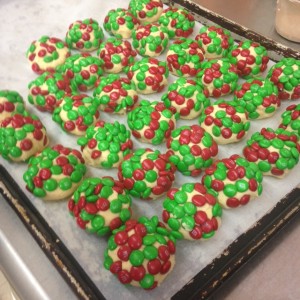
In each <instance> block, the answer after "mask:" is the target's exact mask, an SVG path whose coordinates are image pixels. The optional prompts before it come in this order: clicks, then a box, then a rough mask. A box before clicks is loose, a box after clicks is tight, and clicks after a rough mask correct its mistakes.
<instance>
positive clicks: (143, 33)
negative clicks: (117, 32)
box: [132, 23, 169, 57]
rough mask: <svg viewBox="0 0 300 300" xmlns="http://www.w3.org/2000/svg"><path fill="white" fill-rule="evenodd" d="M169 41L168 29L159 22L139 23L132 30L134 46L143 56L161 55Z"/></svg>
mask: <svg viewBox="0 0 300 300" xmlns="http://www.w3.org/2000/svg"><path fill="white" fill-rule="evenodd" d="M168 43H169V35H168V30H167V29H166V28H165V27H162V26H160V25H159V24H158V23H154V24H146V25H139V26H138V28H137V29H136V30H133V32H132V46H133V47H134V48H135V49H136V51H137V52H138V53H139V54H140V55H142V56H146V57H147V56H150V57H155V56H159V55H160V54H161V53H163V52H164V51H165V49H166V48H167V46H168Z"/></svg>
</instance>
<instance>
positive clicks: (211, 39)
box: [195, 25, 234, 59]
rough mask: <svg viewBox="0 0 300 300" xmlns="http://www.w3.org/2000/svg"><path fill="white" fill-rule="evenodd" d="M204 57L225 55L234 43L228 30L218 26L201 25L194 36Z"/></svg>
mask: <svg viewBox="0 0 300 300" xmlns="http://www.w3.org/2000/svg"><path fill="white" fill-rule="evenodd" d="M195 39H196V41H198V44H199V45H200V47H201V48H203V50H204V56H205V58H206V59H218V58H223V57H227V55H228V53H229V51H230V49H231V48H232V46H233V44H234V39H233V38H232V36H231V33H230V31H229V30H227V29H225V28H222V27H220V26H214V25H212V26H202V27H201V28H200V31H199V33H198V34H197V35H196V37H195Z"/></svg>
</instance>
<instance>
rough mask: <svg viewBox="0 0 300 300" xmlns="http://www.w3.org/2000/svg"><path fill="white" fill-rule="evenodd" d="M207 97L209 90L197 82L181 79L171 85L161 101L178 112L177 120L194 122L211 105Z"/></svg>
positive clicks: (176, 114)
mask: <svg viewBox="0 0 300 300" xmlns="http://www.w3.org/2000/svg"><path fill="white" fill-rule="evenodd" d="M207 97H208V92H207V90H206V89H204V88H203V87H202V86H201V85H200V84H198V83H197V82H196V81H194V80H192V79H187V78H184V77H180V78H178V79H177V80H176V81H175V82H174V83H172V84H170V85H169V87H168V92H167V93H165V94H163V95H162V97H161V100H162V101H163V102H164V104H165V105H166V107H167V108H170V107H172V108H174V109H175V110H176V113H175V117H176V119H177V118H180V119H185V120H192V119H195V118H197V117H198V116H199V115H200V113H201V112H202V111H203V110H204V108H206V107H207V106H209V105H210V100H209V99H208V98H207Z"/></svg>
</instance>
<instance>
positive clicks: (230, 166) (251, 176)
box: [202, 154, 263, 208]
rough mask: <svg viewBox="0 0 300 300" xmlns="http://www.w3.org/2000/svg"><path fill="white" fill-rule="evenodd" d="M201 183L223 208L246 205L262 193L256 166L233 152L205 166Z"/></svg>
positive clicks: (260, 178)
mask: <svg viewBox="0 0 300 300" xmlns="http://www.w3.org/2000/svg"><path fill="white" fill-rule="evenodd" d="M204 172H205V175H204V176H203V177H202V184H203V185H204V186H205V187H206V188H207V189H209V190H210V191H211V192H213V194H214V196H215V197H216V198H217V201H218V202H219V204H220V205H221V206H222V207H223V208H235V207H238V206H241V205H246V204H247V203H248V202H249V201H250V200H252V199H253V198H255V197H257V196H259V195H261V193H262V189H263V186H262V180H263V174H262V173H261V171H260V170H259V168H258V166H257V165H256V164H255V163H253V162H249V161H248V160H246V159H245V158H243V157H240V156H239V155H237V154H235V155H232V156H230V157H229V158H224V159H221V160H218V161H216V162H215V163H214V164H213V165H212V166H210V167H209V168H207V169H206V170H205V171H204Z"/></svg>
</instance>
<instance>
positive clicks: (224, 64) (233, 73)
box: [197, 58, 239, 98]
mask: <svg viewBox="0 0 300 300" xmlns="http://www.w3.org/2000/svg"><path fill="white" fill-rule="evenodd" d="M201 66H202V70H201V71H200V72H199V73H198V74H197V78H198V81H200V84H202V85H203V86H204V88H205V89H206V90H207V91H208V95H209V96H210V97H214V98H219V97H221V96H225V95H228V94H230V93H231V92H233V91H234V90H235V89H236V87H237V85H238V79H239V76H238V72H237V68H236V66H235V65H233V64H231V63H230V62H229V60H228V59H227V58H222V59H213V60H210V61H206V62H204V63H202V65H201Z"/></svg>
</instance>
